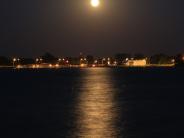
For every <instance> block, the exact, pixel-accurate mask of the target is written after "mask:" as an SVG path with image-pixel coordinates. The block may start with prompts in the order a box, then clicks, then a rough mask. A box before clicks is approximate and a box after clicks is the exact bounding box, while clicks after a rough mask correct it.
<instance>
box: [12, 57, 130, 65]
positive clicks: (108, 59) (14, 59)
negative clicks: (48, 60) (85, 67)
mask: <svg viewBox="0 0 184 138" xmlns="http://www.w3.org/2000/svg"><path fill="white" fill-rule="evenodd" d="M110 60H111V59H110V58H107V61H108V62H107V63H108V64H110ZM126 60H128V59H126ZM19 61H20V59H19V58H13V64H15V62H19ZM42 61H43V59H42V58H36V63H38V62H42ZM61 61H63V62H64V61H65V62H66V63H69V61H68V60H65V59H64V58H63V59H61V58H59V59H58V62H61ZM80 61H81V62H82V61H87V59H86V58H81V59H80ZM105 61H106V58H103V59H102V64H104V62H105ZM94 63H95V64H97V63H98V60H95V61H94ZM116 63H117V62H116V61H115V62H114V64H116Z"/></svg>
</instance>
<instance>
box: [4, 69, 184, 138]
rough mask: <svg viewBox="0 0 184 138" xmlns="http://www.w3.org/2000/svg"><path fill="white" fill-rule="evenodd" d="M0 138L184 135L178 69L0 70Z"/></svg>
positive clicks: (183, 84) (183, 72) (183, 82)
mask: <svg viewBox="0 0 184 138" xmlns="http://www.w3.org/2000/svg"><path fill="white" fill-rule="evenodd" d="M0 102H1V110H0V114H1V115H0V117H1V119H0V126H1V131H3V133H1V135H2V136H1V137H2V138H5V137H7V138H20V137H23V138H176V137H184V68H178V69H176V68H86V69H58V70H57V69H56V70H49V69H42V70H11V69H1V70H0Z"/></svg>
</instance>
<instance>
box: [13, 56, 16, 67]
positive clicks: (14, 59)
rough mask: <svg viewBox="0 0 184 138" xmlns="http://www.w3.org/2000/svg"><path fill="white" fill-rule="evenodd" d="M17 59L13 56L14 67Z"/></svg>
mask: <svg viewBox="0 0 184 138" xmlns="http://www.w3.org/2000/svg"><path fill="white" fill-rule="evenodd" d="M16 61H17V59H16V58H13V67H15V62H16Z"/></svg>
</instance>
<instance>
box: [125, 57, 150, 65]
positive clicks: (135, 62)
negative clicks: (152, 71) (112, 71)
mask: <svg viewBox="0 0 184 138" xmlns="http://www.w3.org/2000/svg"><path fill="white" fill-rule="evenodd" d="M146 64H147V60H146V59H140V60H134V59H130V60H128V61H127V62H126V63H125V65H126V66H135V67H137V66H138V67H141V66H146Z"/></svg>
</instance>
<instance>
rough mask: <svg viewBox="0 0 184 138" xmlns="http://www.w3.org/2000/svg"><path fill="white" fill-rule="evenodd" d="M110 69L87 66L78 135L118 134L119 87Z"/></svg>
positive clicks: (107, 136) (100, 137) (105, 136)
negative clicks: (115, 86)
mask: <svg viewBox="0 0 184 138" xmlns="http://www.w3.org/2000/svg"><path fill="white" fill-rule="evenodd" d="M110 73H111V72H110V70H108V69H97V68H94V69H87V70H86V72H85V75H84V77H83V80H82V88H81V91H80V94H79V97H78V102H77V103H78V104H77V105H76V110H75V113H76V126H77V129H76V130H75V133H74V137H85V138H112V137H117V135H118V130H117V129H116V123H117V121H118V112H117V103H116V101H115V94H116V90H115V88H114V86H113V79H112V75H111V74H110Z"/></svg>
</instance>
